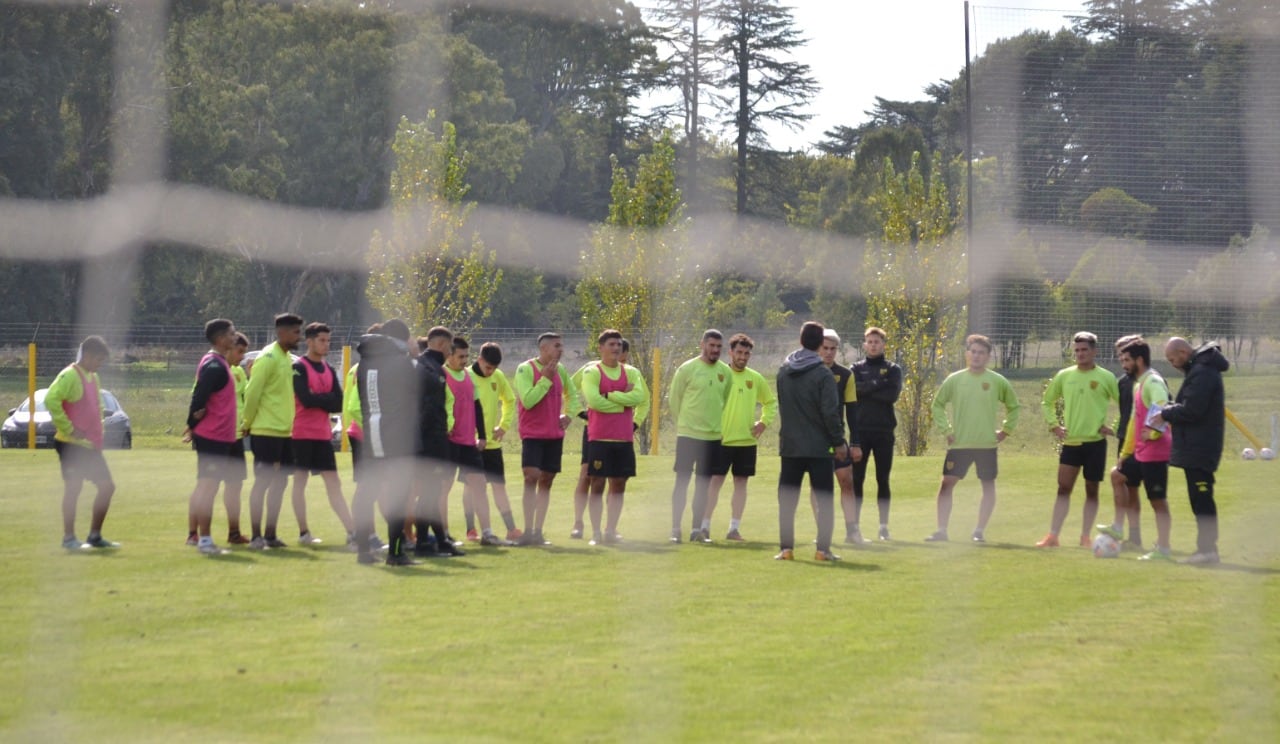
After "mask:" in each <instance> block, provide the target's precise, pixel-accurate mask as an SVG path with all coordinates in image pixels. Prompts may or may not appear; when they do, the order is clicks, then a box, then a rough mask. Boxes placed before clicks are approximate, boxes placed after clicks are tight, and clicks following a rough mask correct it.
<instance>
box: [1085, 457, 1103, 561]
mask: <svg viewBox="0 0 1280 744" xmlns="http://www.w3.org/2000/svg"><path fill="white" fill-rule="evenodd" d="M1081 450H1082V451H1083V452H1084V464H1083V466H1082V467H1081V472H1082V473H1083V474H1084V507H1083V509H1081V513H1082V517H1083V520H1084V521H1083V522H1082V523H1081V526H1080V546H1081V547H1085V548H1087V547H1089V546H1090V545H1092V544H1093V540H1092V539H1091V538H1090V533H1091V532H1092V530H1093V525H1094V521H1095V520H1096V519H1097V518H1098V492H1099V490H1100V487H1101V485H1102V477H1103V475H1105V474H1106V469H1107V440H1105V439H1099V440H1098V441H1096V442H1089V443H1088V444H1085V445H1082V446H1081Z"/></svg>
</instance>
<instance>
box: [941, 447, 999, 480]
mask: <svg viewBox="0 0 1280 744" xmlns="http://www.w3.org/2000/svg"><path fill="white" fill-rule="evenodd" d="M970 465H977V466H978V480H995V479H996V475H998V474H999V472H1000V468H999V467H997V461H996V449H995V448H994V447H993V448H991V449H949V450H947V454H946V457H944V458H943V459H942V474H943V475H944V476H946V475H950V476H952V477H955V478H963V477H965V476H966V475H968V474H969V466H970Z"/></svg>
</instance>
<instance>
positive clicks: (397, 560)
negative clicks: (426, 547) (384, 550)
mask: <svg viewBox="0 0 1280 744" xmlns="http://www.w3.org/2000/svg"><path fill="white" fill-rule="evenodd" d="M386 564H387V565H388V566H416V565H418V562H417V561H415V560H414V559H412V558H410V557H409V556H407V555H405V554H404V553H401V554H400V555H389V556H387V560H386Z"/></svg>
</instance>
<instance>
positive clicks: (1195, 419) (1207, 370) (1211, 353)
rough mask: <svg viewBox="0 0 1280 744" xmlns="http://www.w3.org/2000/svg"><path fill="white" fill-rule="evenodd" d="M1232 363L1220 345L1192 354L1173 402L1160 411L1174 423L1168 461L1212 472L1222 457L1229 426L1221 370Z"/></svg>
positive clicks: (1179, 465)
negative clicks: (1219, 347) (1171, 448)
mask: <svg viewBox="0 0 1280 744" xmlns="http://www.w3.org/2000/svg"><path fill="white" fill-rule="evenodd" d="M1230 367H1231V363H1230V362H1228V361H1227V358H1226V357H1224V356H1223V355H1222V351H1221V350H1219V349H1218V345H1217V344H1212V343H1210V344H1205V345H1204V346H1201V347H1200V348H1199V349H1196V353H1195V355H1194V356H1192V357H1191V362H1190V363H1189V364H1188V365H1187V369H1186V370H1184V371H1185V372H1186V373H1187V379H1186V380H1183V382H1182V387H1181V388H1179V389H1178V396H1177V397H1176V398H1174V402H1173V403H1172V404H1170V405H1168V406H1166V407H1165V408H1164V410H1163V411H1162V412H1161V415H1162V417H1163V418H1164V420H1165V421H1168V422H1169V423H1170V424H1172V425H1173V452H1172V453H1171V455H1170V457H1169V464H1170V465H1174V466H1176V467H1179V468H1193V469H1196V470H1207V471H1209V472H1211V473H1212V472H1213V471H1215V470H1217V469H1218V463H1219V462H1220V461H1221V460H1222V438H1223V434H1224V433H1225V431H1224V430H1225V429H1226V421H1225V419H1226V391H1225V389H1224V388H1223V385H1222V373H1223V372H1226V371H1227V370H1228V369H1230Z"/></svg>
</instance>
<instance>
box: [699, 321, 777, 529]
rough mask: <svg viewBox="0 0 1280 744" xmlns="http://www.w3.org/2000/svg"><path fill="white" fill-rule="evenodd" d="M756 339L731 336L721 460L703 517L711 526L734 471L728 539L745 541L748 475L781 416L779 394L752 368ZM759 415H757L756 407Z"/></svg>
mask: <svg viewBox="0 0 1280 744" xmlns="http://www.w3.org/2000/svg"><path fill="white" fill-rule="evenodd" d="M753 348H755V342H754V341H752V340H751V337H750V336H748V335H746V334H745V333H737V334H734V335H733V336H731V337H730V338H729V370H730V376H729V382H730V386H729V400H727V401H726V402H725V404H724V415H723V416H722V417H721V419H720V429H721V434H722V436H723V437H724V439H723V441H722V442H721V445H720V461H719V462H718V463H716V467H715V470H713V471H712V473H713V474H712V476H711V483H710V484H709V486H708V488H707V512H706V516H705V518H704V520H703V522H704V523H705V524H707V525H708V526H709V525H710V523H711V516H712V514H713V513H714V512H715V510H716V502H718V501H719V500H720V489H721V488H722V487H723V486H724V479H725V476H727V475H728V474H729V473H730V472H732V473H733V500H732V502H731V508H732V515H731V516H730V518H729V532H728V533H727V534H726V535H725V539H726V540H734V541H739V542H740V541H742V540H743V539H744V538H743V537H742V532H741V527H742V514H743V511H744V510H745V509H746V506H747V479H748V478H750V477H751V476H753V475H755V474H756V455H757V451H758V449H759V447H758V443H759V440H760V435H761V434H763V433H764V430H765V429H766V428H767V427H768V426H769V425H770V424H772V423H773V421H774V419H776V418H777V417H778V396H776V395H774V392H773V387H772V386H771V385H769V383H768V382H767V381H766V380H765V379H764V375H762V374H760V373H759V372H757V371H755V370H754V369H751V368H750V367H748V366H747V363H748V362H750V361H751V350H752V349H753ZM757 407H758V408H759V412H760V415H759V416H758V417H757V415H756V410H757Z"/></svg>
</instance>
